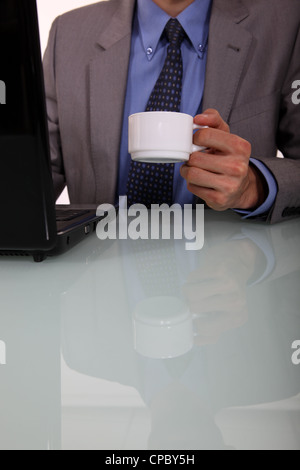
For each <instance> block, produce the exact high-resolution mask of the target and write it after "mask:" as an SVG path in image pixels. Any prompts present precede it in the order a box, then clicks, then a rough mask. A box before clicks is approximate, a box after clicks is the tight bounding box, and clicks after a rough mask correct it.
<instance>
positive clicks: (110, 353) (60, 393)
mask: <svg viewBox="0 0 300 470" xmlns="http://www.w3.org/2000/svg"><path fill="white" fill-rule="evenodd" d="M0 292H1V312H0V393H1V401H0V448H1V449H104V450H114V449H119V450H126V449H130V450H139V449H143V450H144V449H169V450H170V449H172V450H175V449H190V450H196V449H233V450H235V449H238V450H239V449H298V450H299V449H300V365H297V361H295V360H294V362H295V364H294V363H293V360H292V358H293V357H294V359H295V358H296V359H297V358H299V357H300V354H299V355H298V356H297V351H294V350H293V349H292V346H293V344H294V342H295V341H297V340H300V220H294V221H290V222H289V221H288V222H286V223H284V224H280V225H276V226H266V225H263V224H257V223H251V222H243V221H241V220H240V218H239V217H238V216H236V215H235V214H233V213H225V214H217V213H213V212H212V211H208V212H207V214H205V245H204V248H203V249H202V250H200V251H186V250H185V242H184V241H183V240H182V241H180V240H175V241H174V240H169V241H166V240H161V241H154V240H152V241H151V240H149V241H144V240H137V241H130V240H128V241H126V240H123V241H118V240H116V241H104V242H100V241H99V240H98V239H97V238H96V237H92V238H90V239H87V240H86V241H85V242H84V243H82V244H81V245H79V246H78V247H76V248H75V249H73V250H72V251H71V252H69V253H67V254H66V255H64V256H61V257H59V258H55V259H49V260H47V261H46V262H44V263H42V264H40V265H38V264H34V263H33V262H32V261H31V260H30V259H26V258H11V259H6V258H1V259H0Z"/></svg>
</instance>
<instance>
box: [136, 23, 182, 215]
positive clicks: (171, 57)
mask: <svg viewBox="0 0 300 470" xmlns="http://www.w3.org/2000/svg"><path fill="white" fill-rule="evenodd" d="M164 32H165V34H166V36H167V38H168V41H169V43H170V44H169V46H168V51H167V58H166V61H165V64H164V66H163V69H162V71H161V73H160V76H159V77H158V80H157V82H156V84H155V87H154V89H153V91H152V93H151V96H150V98H149V101H148V104H147V108H146V111H173V112H180V104H181V91H182V74H183V66H182V56H181V44H182V41H183V40H184V38H185V36H186V35H185V31H184V29H183V28H182V26H181V24H180V23H179V21H178V20H176V19H171V20H170V21H169V22H168V23H167V25H166V27H165V30H164ZM174 169H175V166H174V164H170V163H168V164H161V163H160V164H151V163H141V162H133V161H132V162H131V166H130V170H129V176H128V184H127V196H128V205H129V206H131V205H132V204H144V205H145V206H146V207H148V208H150V206H151V204H159V205H161V204H163V203H165V204H168V205H169V206H171V205H172V203H173V179H174Z"/></svg>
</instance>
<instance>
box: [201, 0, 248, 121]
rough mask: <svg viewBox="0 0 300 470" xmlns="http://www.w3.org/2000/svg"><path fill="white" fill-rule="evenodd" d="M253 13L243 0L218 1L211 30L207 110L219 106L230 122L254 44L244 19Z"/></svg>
mask: <svg viewBox="0 0 300 470" xmlns="http://www.w3.org/2000/svg"><path fill="white" fill-rule="evenodd" d="M248 16H249V13H248V10H247V9H246V8H245V7H244V5H243V3H242V1H241V0H232V1H225V2H224V0H214V2H213V7H212V14H211V21H210V30H209V48H208V60H207V68H206V79H205V89H204V96H203V111H204V110H205V109H208V108H215V109H217V110H218V111H219V113H220V114H221V116H222V118H223V119H224V120H225V121H228V119H229V116H230V112H231V109H232V106H233V103H234V99H235V96H236V92H237V90H238V86H239V83H240V79H241V76H242V72H243V70H244V67H245V64H246V59H247V57H248V53H249V49H250V46H251V43H252V35H251V33H249V32H248V31H246V30H245V29H244V28H243V25H242V22H243V20H244V19H245V18H247V17H248Z"/></svg>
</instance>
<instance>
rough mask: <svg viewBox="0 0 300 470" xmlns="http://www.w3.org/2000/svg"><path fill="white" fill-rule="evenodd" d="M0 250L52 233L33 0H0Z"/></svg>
mask: <svg viewBox="0 0 300 470" xmlns="http://www.w3.org/2000/svg"><path fill="white" fill-rule="evenodd" d="M0 103H1V105H0V217H1V221H2V222H1V227H2V228H1V231H0V250H5V249H12V250H18V249H20V250H39V249H41V250H43V249H47V248H49V249H50V248H51V246H53V244H54V240H55V239H56V224H55V213H54V196H53V185H52V179H51V168H50V151H49V142H48V128H47V118H46V105H45V93H44V82H43V71H42V63H41V52H40V40H39V29H38V19H37V8H36V0H0Z"/></svg>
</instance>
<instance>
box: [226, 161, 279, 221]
mask: <svg viewBox="0 0 300 470" xmlns="http://www.w3.org/2000/svg"><path fill="white" fill-rule="evenodd" d="M250 162H251V163H252V164H253V165H254V166H255V167H256V168H257V169H258V170H259V171H260V173H261V174H262V175H263V176H264V178H265V180H266V183H267V185H268V189H269V194H268V197H267V199H266V200H265V202H264V203H263V204H262V205H261V206H260V207H258V208H257V209H255V210H254V211H252V212H251V211H246V210H241V209H235V212H237V213H238V214H240V215H243V219H248V218H249V217H258V218H259V217H260V218H263V217H262V216H265V218H267V214H268V213H269V212H270V210H271V209H272V207H273V205H274V203H275V200H276V197H277V193H278V186H277V182H276V180H275V178H274V176H273V174H272V173H271V171H270V170H269V169H268V168H267V167H266V166H265V165H264V164H263V163H262V162H261V161H259V160H256V159H255V158H250Z"/></svg>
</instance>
